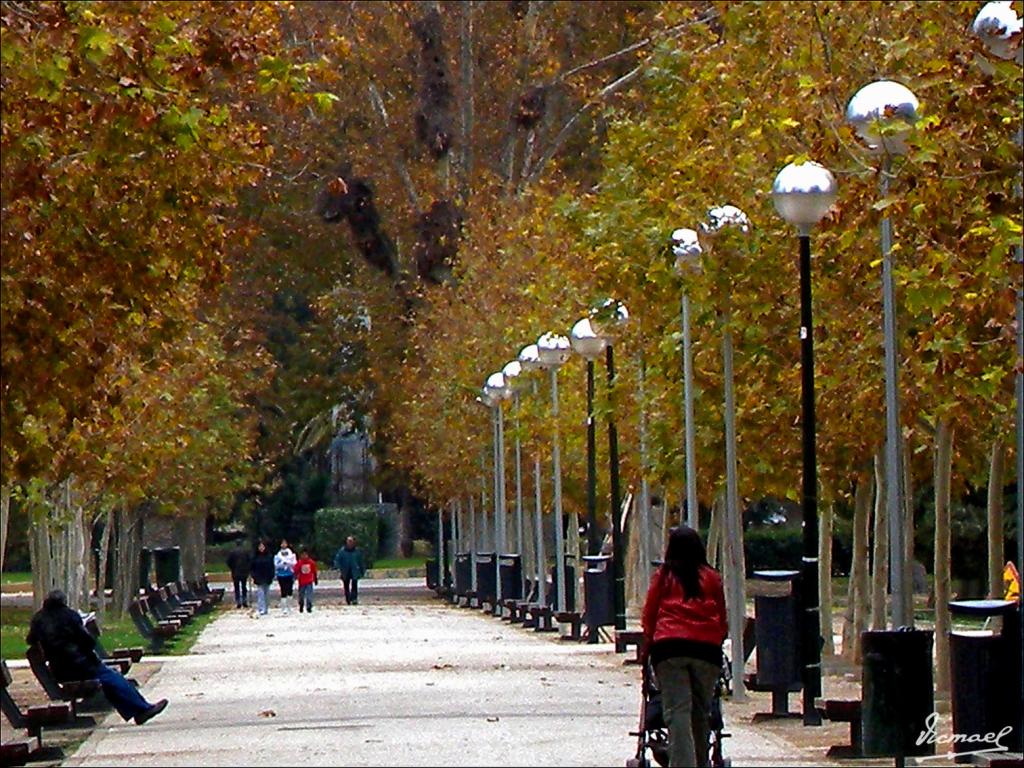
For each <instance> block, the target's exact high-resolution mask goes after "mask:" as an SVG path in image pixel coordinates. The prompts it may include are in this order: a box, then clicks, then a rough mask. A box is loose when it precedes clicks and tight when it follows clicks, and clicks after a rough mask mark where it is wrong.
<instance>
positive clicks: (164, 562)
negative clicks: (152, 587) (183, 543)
mask: <svg viewBox="0 0 1024 768" xmlns="http://www.w3.org/2000/svg"><path fill="white" fill-rule="evenodd" d="M153 568H154V570H155V571H156V583H157V584H158V585H159V586H163V585H164V584H168V583H170V582H172V581H181V548H180V547H157V548H156V549H154V550H153Z"/></svg>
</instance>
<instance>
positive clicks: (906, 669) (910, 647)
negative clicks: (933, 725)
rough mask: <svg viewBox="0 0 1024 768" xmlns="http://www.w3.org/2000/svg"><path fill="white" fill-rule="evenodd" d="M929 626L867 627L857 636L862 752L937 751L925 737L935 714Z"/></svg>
mask: <svg viewBox="0 0 1024 768" xmlns="http://www.w3.org/2000/svg"><path fill="white" fill-rule="evenodd" d="M932 635H933V633H932V632H931V630H923V629H895V630H886V629H881V630H868V631H866V632H864V633H863V634H862V635H861V638H862V642H861V647H862V648H863V666H862V668H861V699H862V706H861V713H862V717H863V728H862V740H863V750H862V751H863V754H864V756H865V757H895V758H902V757H910V756H916V755H933V754H935V744H934V743H929V739H927V738H926V735H927V732H928V722H929V718H930V717H934V712H935V689H934V687H933V685H932Z"/></svg>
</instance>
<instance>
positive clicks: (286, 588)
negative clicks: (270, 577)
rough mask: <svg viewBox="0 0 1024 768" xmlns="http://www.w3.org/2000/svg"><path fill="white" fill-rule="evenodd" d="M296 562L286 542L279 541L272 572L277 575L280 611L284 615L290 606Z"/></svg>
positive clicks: (283, 540) (284, 540) (285, 540)
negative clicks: (279, 544) (279, 588)
mask: <svg viewBox="0 0 1024 768" xmlns="http://www.w3.org/2000/svg"><path fill="white" fill-rule="evenodd" d="M297 562H298V559H297V558H296V557H295V553H294V552H292V551H291V549H290V548H289V547H288V540H287V539H281V549H279V550H278V552H277V554H276V555H274V570H275V572H276V573H277V583H278V585H279V586H280V587H281V610H282V611H283V612H284V613H288V611H289V606H290V604H291V597H292V585H293V584H294V583H295V563H297Z"/></svg>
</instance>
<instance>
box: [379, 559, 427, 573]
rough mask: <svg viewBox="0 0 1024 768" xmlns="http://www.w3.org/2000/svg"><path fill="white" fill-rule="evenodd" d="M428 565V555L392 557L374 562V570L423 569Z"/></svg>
mask: <svg viewBox="0 0 1024 768" xmlns="http://www.w3.org/2000/svg"><path fill="white" fill-rule="evenodd" d="M426 563H427V556H426V555H416V556H414V557H391V558H383V559H381V560H374V561H373V569H374V570H378V569H380V570H383V569H397V568H422V567H424V566H425V565H426Z"/></svg>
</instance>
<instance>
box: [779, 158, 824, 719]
mask: <svg viewBox="0 0 1024 768" xmlns="http://www.w3.org/2000/svg"><path fill="white" fill-rule="evenodd" d="M772 199H773V201H774V203H775V209H776V210H777V211H778V212H779V215H780V216H781V217H782V218H783V219H785V220H786V222H787V223H789V224H792V225H794V226H795V227H796V228H797V231H798V232H799V235H800V373H801V377H800V394H801V416H800V420H801V426H802V430H803V493H802V496H803V500H802V501H803V503H802V508H803V564H802V567H801V571H802V574H801V579H800V581H801V591H800V596H801V602H802V603H803V605H802V608H803V612H804V615H803V621H802V622H801V628H802V630H803V642H802V643H801V645H800V648H801V650H802V655H803V657H804V658H803V684H804V686H803V687H804V693H803V698H804V701H803V709H804V713H803V715H804V725H821V715H820V714H819V713H818V709H817V707H815V705H814V699H815V697H817V696H820V695H821V645H820V640H821V613H820V611H819V604H818V460H817V449H816V443H815V432H816V423H815V416H814V325H813V321H812V313H811V227H813V226H814V225H815V224H817V223H818V222H819V221H821V219H822V217H823V216H824V215H825V214H826V213H827V212H828V209H829V208H830V207H831V206H832V204H833V203H834V202H835V199H836V181H835V178H833V176H832V174H831V173H830V172H829V171H828V169H826V168H824V167H822V166H821V165H818V164H817V163H804V164H803V165H796V164H793V163H791V164H789V165H787V166H786V167H785V168H783V169H782V170H781V171H779V175H778V176H776V177H775V183H774V184H773V185H772ZM826 578H827V576H826ZM829 631H831V629H829Z"/></svg>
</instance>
